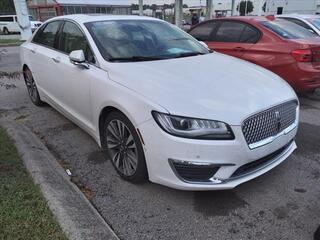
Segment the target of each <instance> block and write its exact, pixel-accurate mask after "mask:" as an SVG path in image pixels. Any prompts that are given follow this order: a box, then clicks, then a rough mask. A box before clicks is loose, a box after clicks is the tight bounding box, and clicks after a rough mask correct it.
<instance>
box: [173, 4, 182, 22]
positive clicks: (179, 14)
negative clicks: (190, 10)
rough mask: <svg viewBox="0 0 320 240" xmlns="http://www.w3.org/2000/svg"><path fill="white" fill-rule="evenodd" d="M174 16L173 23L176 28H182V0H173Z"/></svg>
mask: <svg viewBox="0 0 320 240" xmlns="http://www.w3.org/2000/svg"><path fill="white" fill-rule="evenodd" d="M174 8H175V9H174V14H175V23H176V26H178V27H179V28H182V16H183V6H182V0H175V4H174Z"/></svg>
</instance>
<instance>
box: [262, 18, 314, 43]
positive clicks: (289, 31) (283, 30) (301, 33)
mask: <svg viewBox="0 0 320 240" xmlns="http://www.w3.org/2000/svg"><path fill="white" fill-rule="evenodd" d="M261 24H262V25H263V26H265V27H266V28H268V29H269V30H271V31H272V32H274V33H276V34H277V35H279V36H280V37H283V38H285V39H301V38H312V37H315V35H314V34H313V33H311V32H309V31H308V30H307V29H305V28H304V27H301V26H299V25H297V24H295V23H292V22H289V21H286V20H281V19H276V20H274V21H265V22H262V23H261Z"/></svg>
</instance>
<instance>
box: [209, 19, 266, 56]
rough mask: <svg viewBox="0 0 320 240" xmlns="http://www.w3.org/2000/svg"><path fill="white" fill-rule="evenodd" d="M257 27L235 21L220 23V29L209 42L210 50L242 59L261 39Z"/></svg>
mask: <svg viewBox="0 0 320 240" xmlns="http://www.w3.org/2000/svg"><path fill="white" fill-rule="evenodd" d="M260 35H261V33H260V31H259V30H258V29H256V28H255V27H253V26H251V25H249V24H247V23H244V22H241V21H235V20H226V21H220V25H219V27H218V28H217V29H216V31H215V32H214V33H213V35H212V36H211V37H210V41H208V42H207V44H208V46H209V48H210V49H213V50H216V51H218V52H221V53H225V54H228V55H231V56H234V57H239V58H241V57H242V56H243V55H244V54H246V53H248V51H249V50H250V48H251V47H252V46H253V45H254V44H256V43H257V42H258V41H259V39H260Z"/></svg>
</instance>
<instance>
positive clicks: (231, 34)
mask: <svg viewBox="0 0 320 240" xmlns="http://www.w3.org/2000/svg"><path fill="white" fill-rule="evenodd" d="M245 28H246V25H245V24H243V23H239V22H233V21H228V22H223V23H222V24H221V25H220V27H219V29H218V31H217V33H216V36H215V38H214V40H215V41H216V42H240V38H241V35H242V33H243V31H244V30H245Z"/></svg>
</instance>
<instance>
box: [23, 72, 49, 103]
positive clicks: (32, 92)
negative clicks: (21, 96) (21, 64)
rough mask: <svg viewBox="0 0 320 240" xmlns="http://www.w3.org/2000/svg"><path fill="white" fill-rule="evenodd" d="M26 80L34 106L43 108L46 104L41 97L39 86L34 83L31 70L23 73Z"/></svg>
mask: <svg viewBox="0 0 320 240" xmlns="http://www.w3.org/2000/svg"><path fill="white" fill-rule="evenodd" d="M23 76H24V80H25V83H26V86H27V89H28V93H29V97H30V99H31V101H32V102H33V104H34V105H36V106H42V105H43V104H44V103H43V102H42V101H41V99H40V95H39V92H38V89H37V85H36V83H35V81H34V78H33V76H32V73H31V71H30V69H28V68H27V69H25V70H24V71H23Z"/></svg>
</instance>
